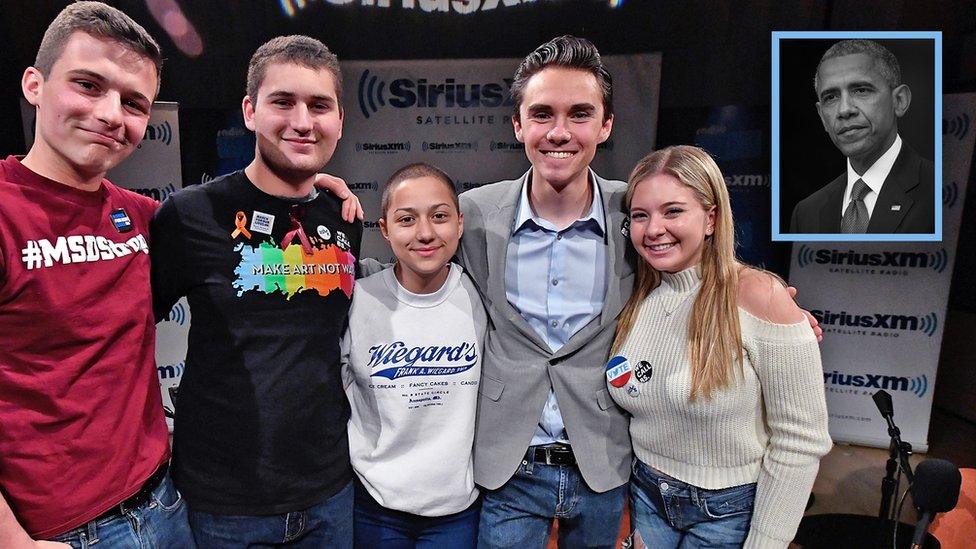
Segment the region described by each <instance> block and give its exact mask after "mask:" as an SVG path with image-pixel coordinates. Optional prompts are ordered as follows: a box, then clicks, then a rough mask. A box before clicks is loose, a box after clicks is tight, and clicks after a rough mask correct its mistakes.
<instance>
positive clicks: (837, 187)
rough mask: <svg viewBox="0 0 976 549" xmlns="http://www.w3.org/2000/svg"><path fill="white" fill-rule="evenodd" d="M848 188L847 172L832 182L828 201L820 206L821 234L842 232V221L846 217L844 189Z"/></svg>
mask: <svg viewBox="0 0 976 549" xmlns="http://www.w3.org/2000/svg"><path fill="white" fill-rule="evenodd" d="M846 188H847V173H846V172H845V173H843V174H841V176H840V177H838V178H837V179H835V180H833V181H831V182H830V192H829V193H828V195H827V200H826V201H825V202H824V203H823V204H822V205H821V206H820V232H822V233H839V232H840V220H841V218H842V217H843V216H844V213H843V206H844V189H846Z"/></svg>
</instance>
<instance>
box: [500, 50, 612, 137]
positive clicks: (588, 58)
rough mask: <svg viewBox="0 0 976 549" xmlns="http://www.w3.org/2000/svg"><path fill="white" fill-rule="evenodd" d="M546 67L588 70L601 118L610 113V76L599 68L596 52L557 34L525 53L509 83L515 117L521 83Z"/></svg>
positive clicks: (522, 93) (598, 54)
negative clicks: (596, 91) (599, 101)
mask: <svg viewBox="0 0 976 549" xmlns="http://www.w3.org/2000/svg"><path fill="white" fill-rule="evenodd" d="M548 67H560V68H564V69H575V70H580V71H584V72H588V73H590V74H592V75H593V76H595V77H596V83H597V84H598V85H599V86H600V93H601V94H602V95H603V121H604V122H606V121H607V120H609V119H610V116H612V115H613V78H611V77H610V73H609V72H607V69H605V68H603V61H602V60H601V59H600V52H599V51H597V49H596V46H594V45H593V42H590V41H589V40H587V39H585V38H577V37H576V36H570V35H568V34H567V35H565V36H560V37H559V38H553V39H552V40H550V41H548V42H546V43H545V44H543V45H541V46H539V47H538V48H536V49H535V51H533V52H532V53H530V54H529V55H527V56H525V59H523V60H522V64H521V65H519V68H518V70H516V71H515V80H514V81H513V82H512V90H511V94H512V100H513V101H514V103H515V116H518V115H519V107H521V106H522V99H523V97H524V95H525V86H526V85H528V83H529V79H530V78H532V77H533V76H535V75H536V74H538V73H539V72H541V71H542V70H543V69H545V68H548Z"/></svg>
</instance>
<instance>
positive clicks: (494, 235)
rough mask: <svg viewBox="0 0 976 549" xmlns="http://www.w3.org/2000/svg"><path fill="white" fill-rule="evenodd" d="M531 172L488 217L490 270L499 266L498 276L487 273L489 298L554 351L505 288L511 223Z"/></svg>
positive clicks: (524, 331) (542, 345)
mask: <svg viewBox="0 0 976 549" xmlns="http://www.w3.org/2000/svg"><path fill="white" fill-rule="evenodd" d="M531 173H532V170H531V169H530V170H529V171H528V172H526V173H525V175H523V176H522V177H521V178H520V179H518V180H517V181H516V183H515V184H514V185H511V188H509V189H506V191H505V194H504V195H503V196H502V198H501V203H500V205H499V207H498V209H496V210H494V211H493V212H492V213H491V214H490V215H489V216H488V218H487V219H486V220H485V239H486V240H487V242H486V244H487V256H488V270H489V271H491V270H492V269H499V272H498V274H497V275H496V276H489V277H488V298H489V299H490V300H491V306H493V307H495V309H496V310H498V311H500V312H501V313H502V314H503V315H504V316H505V318H507V319H508V321H509V322H511V323H512V324H513V325H514V326H515V327H516V328H517V329H518V330H519V331H520V332H522V334H523V335H525V336H526V337H527V338H528V339H529V340H530V341H532V342H533V343H534V344H535V345H536V346H538V347H539V348H540V349H542V350H543V351H544V352H546V353H547V354H548V353H551V352H552V350H551V349H550V348H549V345H547V344H546V342H544V341H543V340H542V338H541V337H539V334H537V333H536V332H535V330H533V329H532V326H530V325H529V323H528V322H526V321H525V319H524V318H523V317H522V315H521V314H520V313H519V312H518V311H517V310H515V307H512V304H511V303H509V302H508V294H507V292H506V291H505V274H506V270H507V268H508V243H509V242H510V241H511V240H512V223H513V222H514V221H515V212H516V210H517V209H518V203H519V198H520V197H521V192H522V187H523V186H524V185H525V184H526V183H527V182H528V179H529V175H530V174H531Z"/></svg>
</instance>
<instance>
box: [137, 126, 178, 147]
mask: <svg viewBox="0 0 976 549" xmlns="http://www.w3.org/2000/svg"><path fill="white" fill-rule="evenodd" d="M142 139H143V140H144V141H162V142H163V144H165V145H169V144H170V143H171V142H172V141H173V128H172V127H170V125H169V120H167V121H165V122H163V123H162V124H156V125H155V126H146V134H145V135H144V136H143V137H142ZM139 146H140V147H142V144H140V145H139Z"/></svg>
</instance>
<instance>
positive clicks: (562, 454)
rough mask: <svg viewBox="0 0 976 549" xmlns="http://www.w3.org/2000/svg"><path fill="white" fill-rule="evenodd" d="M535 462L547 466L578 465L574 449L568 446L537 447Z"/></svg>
mask: <svg viewBox="0 0 976 549" xmlns="http://www.w3.org/2000/svg"><path fill="white" fill-rule="evenodd" d="M535 461H536V463H545V464H546V465H576V456H574V455H573V447H572V446H569V445H566V444H556V445H553V446H536V448H535Z"/></svg>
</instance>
